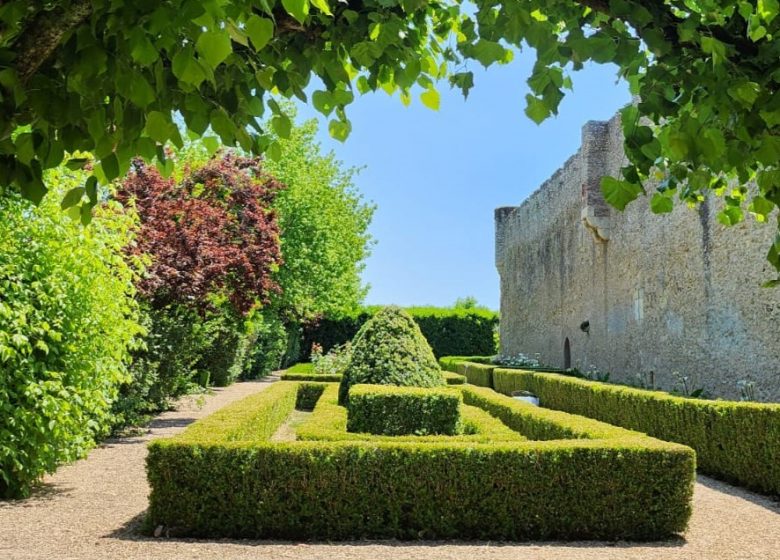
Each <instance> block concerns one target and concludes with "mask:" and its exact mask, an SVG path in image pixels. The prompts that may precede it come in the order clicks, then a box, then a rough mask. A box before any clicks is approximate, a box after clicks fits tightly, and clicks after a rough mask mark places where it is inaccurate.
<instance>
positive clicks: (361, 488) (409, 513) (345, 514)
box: [147, 382, 694, 540]
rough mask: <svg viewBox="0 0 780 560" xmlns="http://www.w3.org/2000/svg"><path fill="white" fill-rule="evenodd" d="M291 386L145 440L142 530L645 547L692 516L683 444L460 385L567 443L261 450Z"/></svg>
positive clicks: (291, 396)
mask: <svg viewBox="0 0 780 560" xmlns="http://www.w3.org/2000/svg"><path fill="white" fill-rule="evenodd" d="M300 387H301V384H299V383H295V382H278V383H276V384H274V385H273V386H271V387H270V388H268V389H266V390H265V391H264V392H262V393H260V394H258V395H254V396H251V397H248V398H247V399H245V400H243V401H240V402H238V403H234V404H233V405H230V406H228V407H226V408H225V409H222V410H220V411H218V412H217V413H215V414H214V415H212V416H210V417H208V418H205V419H203V420H200V421H198V422H196V423H194V424H193V425H192V426H190V427H189V428H188V429H187V430H186V431H185V432H184V433H182V434H181V435H179V436H176V437H174V438H170V439H166V440H157V441H154V442H152V443H150V444H149V455H148V458H147V469H148V477H149V482H150V486H151V494H150V499H149V512H148V516H149V517H148V524H149V526H150V527H158V526H163V527H164V528H165V529H166V530H167V531H168V533H169V534H171V535H179V536H186V535H189V536H199V537H210V538H220V537H232V538H236V537H238V538H241V537H251V538H282V539H295V540H300V539H356V538H401V539H420V538H440V539H450V538H455V539H502V540H526V539H633V540H637V539H638V540H645V539H658V538H665V537H668V536H669V535H671V534H674V533H678V532H680V531H682V530H684V529H685V526H686V524H687V521H688V518H689V516H690V500H691V495H692V489H693V474H694V472H693V471H694V454H693V452H692V451H691V450H690V449H689V448H687V447H684V446H681V445H676V444H672V443H666V442H661V441H658V440H654V439H652V438H649V437H647V436H645V435H643V434H639V433H636V432H630V431H627V430H623V429H620V428H616V427H611V426H607V425H604V424H601V423H598V422H595V421H593V420H588V419H585V418H581V417H577V416H572V415H568V414H565V413H561V412H554V411H545V412H542V411H540V410H539V409H538V408H536V407H532V406H530V405H526V404H524V403H520V402H517V401H514V400H513V399H511V398H509V397H505V396H502V395H498V394H495V393H491V392H490V391H488V390H486V389H479V388H469V387H468V385H466V386H464V389H463V394H464V399H466V401H467V402H468V400H469V399H473V400H472V401H471V402H477V400H478V399H482V400H483V401H484V402H490V403H492V405H491V406H494V407H496V408H495V410H496V412H499V411H503V412H500V414H502V415H503V416H504V417H505V419H504V421H505V422H507V420H506V419H509V420H508V421H509V422H516V423H518V425H522V426H523V428H524V429H530V430H532V432H533V431H535V433H536V434H537V435H538V434H544V433H546V434H547V435H548V436H550V437H555V438H557V437H558V434H560V435H561V436H562V435H563V434H566V433H571V434H578V437H576V439H563V440H561V439H552V440H546V441H503V442H502V441H496V442H491V443H480V442H470V441H458V440H457V438H459V437H466V436H452V437H447V436H431V437H436V438H440V440H438V441H420V442H417V441H408V440H405V439H403V437H401V438H387V437H386V436H371V437H372V438H377V439H371V440H362V441H349V440H343V441H294V442H279V443H272V442H270V441H268V438H269V437H270V436H271V435H272V434H273V433H274V432H275V431H276V430H277V429H278V427H279V426H280V425H281V424H282V423H283V422H284V420H285V418H286V416H287V415H288V414H289V413H290V412H291V411H292V410H293V408H294V406H295V402H296V400H297V398H298V392H299V388H300ZM330 387H334V386H333V385H330V386H329V387H328V388H327V389H325V393H327V392H328V391H331V393H332V392H333V391H334V389H330ZM325 393H323V397H324V395H325ZM323 397H320V399H322V398H323ZM318 406H319V403H318ZM315 411H316V409H315ZM312 416H313V415H312ZM512 419H514V420H512ZM550 425H556V426H557V427H549V426H550ZM534 426H536V427H534ZM541 426H548V428H546V431H545V429H544V428H542V427H541ZM343 433H344V434H346V433H347V432H343ZM602 436H604V437H602ZM383 437H384V438H385V439H381V438H383ZM412 437H415V436H406V438H412ZM378 488H379V489H381V491H378V490H377V489H378Z"/></svg>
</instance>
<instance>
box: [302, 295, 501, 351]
mask: <svg viewBox="0 0 780 560" xmlns="http://www.w3.org/2000/svg"><path fill="white" fill-rule="evenodd" d="M379 309H381V307H367V308H365V309H363V310H362V311H360V312H359V313H356V314H354V315H350V316H345V317H341V318H325V319H322V320H320V322H319V323H318V324H316V325H310V326H308V327H306V328H304V331H303V344H302V349H301V350H302V352H303V356H302V359H308V358H309V351H310V350H311V345H312V343H315V342H316V343H318V344H321V345H322V347H323V350H324V351H325V352H327V351H328V350H330V349H331V348H332V347H334V346H336V345H338V344H344V343H345V342H347V341H349V340H352V338H353V337H354V336H355V334H356V333H357V331H358V330H359V329H360V327H361V326H363V323H365V322H366V321H367V320H368V319H369V317H372V316H373V315H374V314H375V313H376V312H377V311H379ZM404 310H405V311H406V312H407V313H409V314H410V315H411V316H412V318H413V319H414V320H415V322H416V323H417V324H418V325H419V326H420V330H421V331H422V333H423V335H425V338H426V339H427V340H428V344H430V345H431V348H432V349H433V353H434V355H435V356H436V357H437V358H438V357H440V356H451V355H454V354H459V355H460V354H474V355H490V354H494V353H495V352H496V342H495V337H494V330H495V328H496V326H497V325H498V314H497V313H494V312H493V311H487V310H483V309H455V308H443V307H407V308H404Z"/></svg>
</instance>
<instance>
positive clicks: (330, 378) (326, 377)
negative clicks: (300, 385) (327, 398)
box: [281, 370, 341, 383]
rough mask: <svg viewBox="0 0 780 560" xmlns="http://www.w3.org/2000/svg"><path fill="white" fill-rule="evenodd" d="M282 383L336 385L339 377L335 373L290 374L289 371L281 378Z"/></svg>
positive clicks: (339, 379)
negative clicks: (298, 382) (296, 382)
mask: <svg viewBox="0 0 780 560" xmlns="http://www.w3.org/2000/svg"><path fill="white" fill-rule="evenodd" d="M281 379H282V381H315V382H316V381H319V382H321V383H338V382H339V381H341V375H340V374H337V373H291V372H290V371H289V370H288V371H286V372H284V373H283V374H282V376H281Z"/></svg>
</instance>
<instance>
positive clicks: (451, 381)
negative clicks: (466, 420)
mask: <svg viewBox="0 0 780 560" xmlns="http://www.w3.org/2000/svg"><path fill="white" fill-rule="evenodd" d="M305 365H310V364H306V363H300V364H295V365H294V366H291V367H289V368H288V369H286V370H285V371H284V372H283V373H282V375H281V380H282V381H314V382H323V383H338V382H340V381H341V374H339V373H313V371H312V368H308V369H307V370H306V371H301V370H300V369H301V368H299V366H305ZM441 373H442V375H444V381H445V382H446V383H447V385H462V384H464V383H466V376H465V375H460V374H459V373H455V372H453V371H445V370H442V372H441Z"/></svg>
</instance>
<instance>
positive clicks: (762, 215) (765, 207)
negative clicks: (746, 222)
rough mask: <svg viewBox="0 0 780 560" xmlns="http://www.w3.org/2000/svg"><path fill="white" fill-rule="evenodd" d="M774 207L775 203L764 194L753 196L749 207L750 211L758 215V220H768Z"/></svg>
mask: <svg viewBox="0 0 780 560" xmlns="http://www.w3.org/2000/svg"><path fill="white" fill-rule="evenodd" d="M774 209H775V205H774V203H773V202H771V201H769V200H767V199H766V198H764V197H763V196H755V197H753V200H752V201H751V202H750V206H749V207H748V211H749V212H750V213H752V214H753V215H754V216H755V217H756V221H758V222H766V221H767V218H768V217H769V214H771V213H772V210H774Z"/></svg>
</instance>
